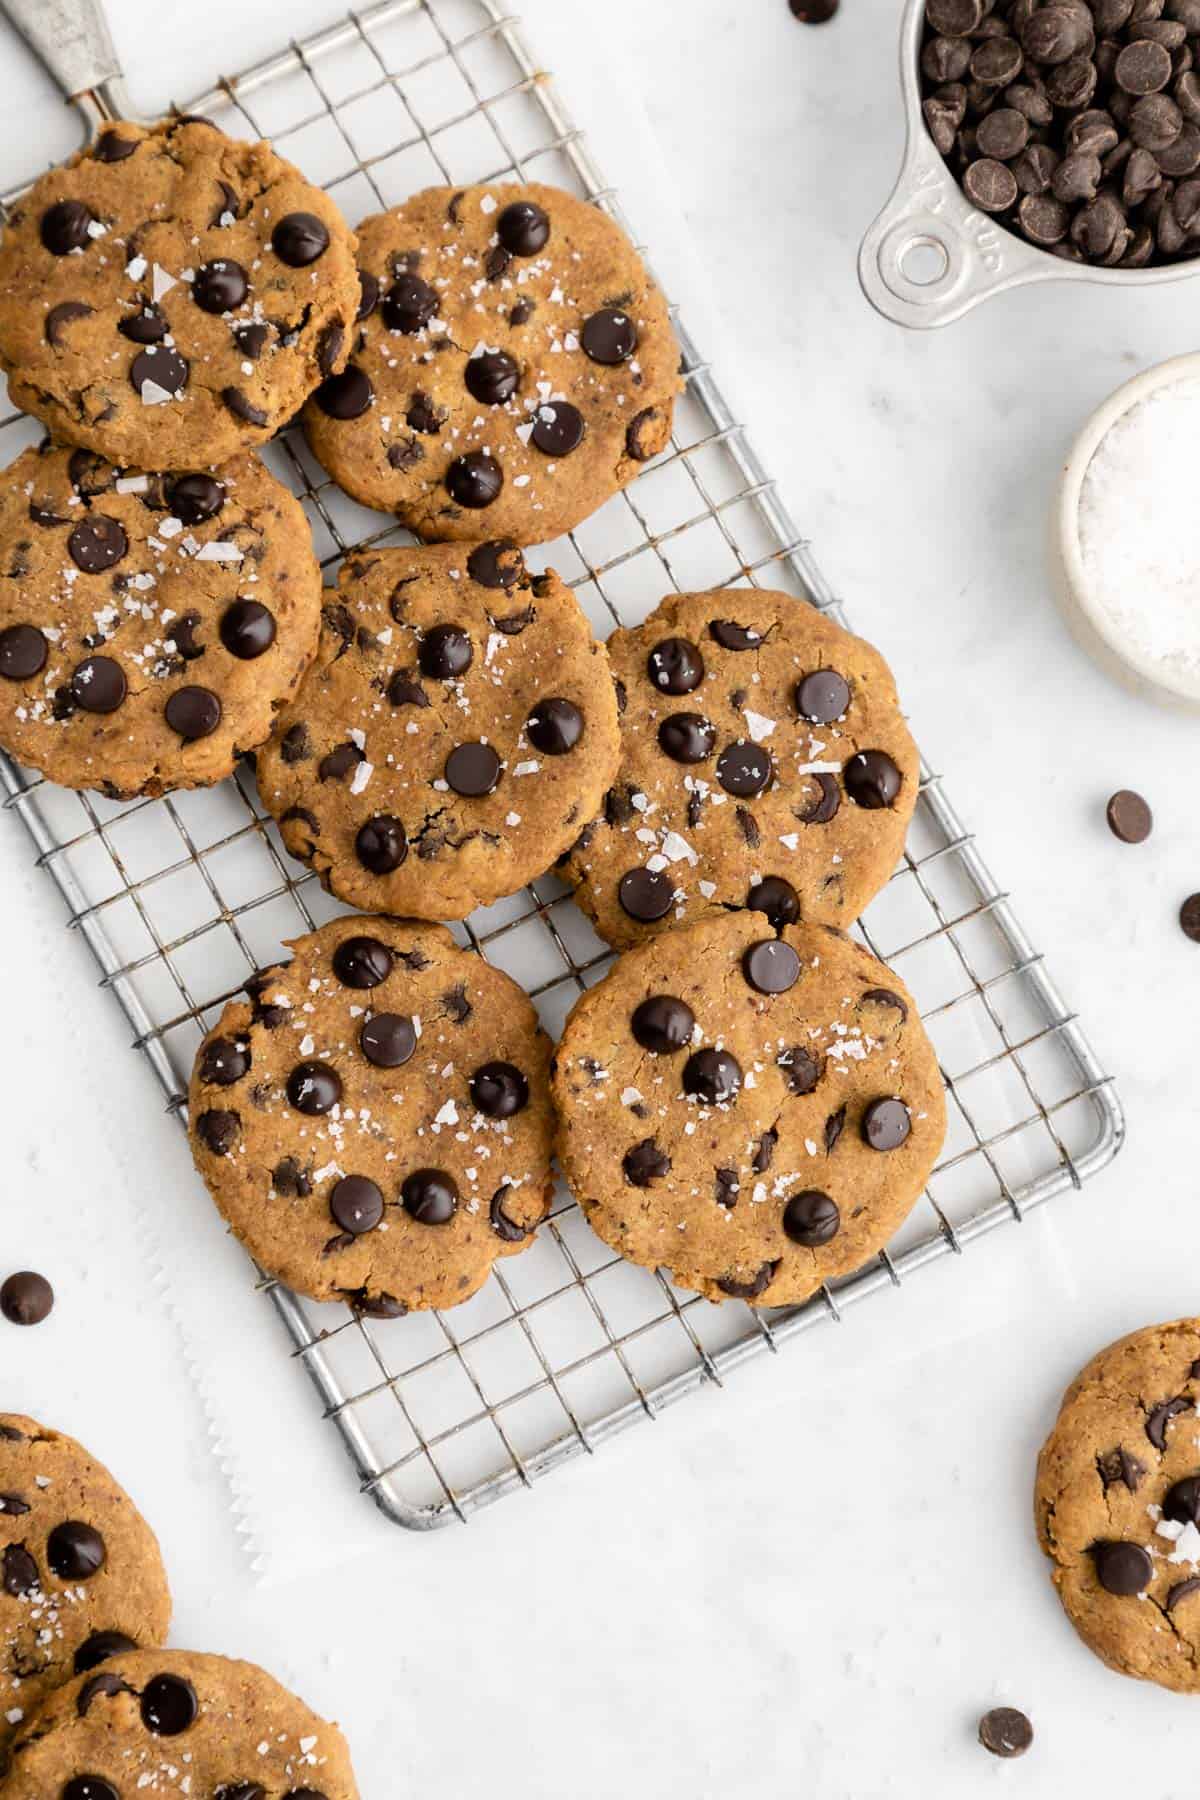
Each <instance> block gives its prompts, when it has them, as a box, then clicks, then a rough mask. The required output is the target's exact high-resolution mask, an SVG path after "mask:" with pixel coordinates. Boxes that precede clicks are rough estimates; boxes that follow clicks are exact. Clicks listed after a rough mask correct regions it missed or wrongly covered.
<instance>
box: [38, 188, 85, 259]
mask: <svg viewBox="0 0 1200 1800" xmlns="http://www.w3.org/2000/svg"><path fill="white" fill-rule="evenodd" d="M94 218H95V214H94V213H93V212H92V210H91V208H90V207H88V206H85V205H84V203H83V201H82V200H58V201H56V202H55V204H54V205H53V206H50V207H47V209H46V211H45V212H44V213H43V214H42V222H41V228H40V229H41V238H42V243H43V244H44V245H45V246H46V249H47V250H49V252H50V254H51V256H69V255H70V253H71V251H72V250H82V249H83V248H84V247H85V245H86V244H87V243H88V242H89V236H90V234H89V232H88V226H89V225H90V224H92V222H93V220H94Z"/></svg>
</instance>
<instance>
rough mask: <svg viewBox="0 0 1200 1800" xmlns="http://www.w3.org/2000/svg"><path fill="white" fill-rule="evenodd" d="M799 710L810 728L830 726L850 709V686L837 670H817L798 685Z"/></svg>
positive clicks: (796, 695)
mask: <svg viewBox="0 0 1200 1800" xmlns="http://www.w3.org/2000/svg"><path fill="white" fill-rule="evenodd" d="M795 701H796V711H797V712H798V713H799V715H800V717H801V718H802V719H807V720H808V722H809V723H810V724H811V725H831V724H832V723H833V721H834V720H835V719H841V718H844V717H845V715H846V712H847V710H848V708H849V706H850V684H849V682H848V681H847V680H846V678H845V676H844V675H839V674H838V672H837V670H836V669H814V670H813V671H812V673H811V674H810V675H805V676H803V677H802V678H801V679H800V680H799V681H798V682H797V683H796V690H795Z"/></svg>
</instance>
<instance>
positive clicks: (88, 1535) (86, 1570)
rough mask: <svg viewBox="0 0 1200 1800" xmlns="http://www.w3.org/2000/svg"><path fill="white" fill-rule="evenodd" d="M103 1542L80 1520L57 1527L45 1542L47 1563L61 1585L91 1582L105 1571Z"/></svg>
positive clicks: (97, 1534)
mask: <svg viewBox="0 0 1200 1800" xmlns="http://www.w3.org/2000/svg"><path fill="white" fill-rule="evenodd" d="M106 1554H107V1553H106V1551H105V1548H104V1539H103V1538H102V1537H101V1536H100V1533H99V1532H98V1531H97V1530H96V1529H95V1527H94V1526H92V1525H86V1524H84V1522H83V1521H82V1520H81V1519H67V1520H65V1521H64V1522H63V1524H61V1525H56V1526H55V1527H54V1530H53V1531H52V1532H51V1533H50V1536H49V1537H48V1538H47V1539H46V1561H47V1562H48V1563H49V1565H50V1568H51V1570H52V1572H53V1573H54V1574H55V1575H57V1576H58V1578H59V1580H60V1581H72V1582H74V1581H90V1580H91V1578H92V1576H93V1575H95V1574H97V1573H98V1572H99V1571H100V1570H101V1569H102V1568H103V1567H104V1562H105V1557H106Z"/></svg>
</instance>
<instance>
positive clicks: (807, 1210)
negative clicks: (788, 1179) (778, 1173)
mask: <svg viewBox="0 0 1200 1800" xmlns="http://www.w3.org/2000/svg"><path fill="white" fill-rule="evenodd" d="M841 1224H842V1215H841V1212H840V1211H839V1209H838V1204H837V1201H836V1200H831V1199H830V1197H829V1195H828V1194H823V1193H822V1192H821V1190H820V1189H819V1188H805V1189H803V1190H802V1192H800V1193H798V1194H793V1195H792V1197H791V1199H790V1200H789V1201H788V1202H787V1205H786V1206H785V1207H784V1209H783V1229H784V1232H785V1234H786V1235H787V1236H788V1237H790V1238H791V1240H792V1242H793V1244H802V1245H803V1246H804V1247H805V1249H808V1250H816V1249H819V1248H820V1246H821V1245H822V1244H830V1243H832V1242H833V1240H834V1238H835V1237H836V1236H837V1234H838V1232H839V1230H840V1229H841Z"/></svg>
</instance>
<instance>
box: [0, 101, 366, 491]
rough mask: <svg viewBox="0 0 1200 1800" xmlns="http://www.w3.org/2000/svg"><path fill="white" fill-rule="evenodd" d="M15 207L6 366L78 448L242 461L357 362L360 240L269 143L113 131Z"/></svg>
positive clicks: (183, 131) (185, 131)
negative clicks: (352, 358)
mask: <svg viewBox="0 0 1200 1800" xmlns="http://www.w3.org/2000/svg"><path fill="white" fill-rule="evenodd" d="M8 217H9V224H8V228H7V229H6V231H5V233H4V239H3V242H2V243H0V366H2V367H3V368H4V371H5V373H6V374H7V375H8V378H9V393H10V394H11V396H12V398H13V400H14V402H15V403H16V405H18V406H20V407H22V408H23V409H24V410H25V411H26V412H31V413H33V414H34V415H35V417H37V418H39V419H42V420H44V421H45V423H46V424H47V425H48V426H49V427H50V429H51V431H52V432H53V433H54V435H55V437H56V438H58V439H59V440H60V441H61V442H64V443H68V444H83V445H86V446H87V447H88V448H89V449H92V450H97V451H99V452H100V454H101V455H103V456H107V457H110V458H111V459H112V460H113V461H114V462H121V463H133V464H137V465H139V466H141V467H143V468H144V467H151V468H157V469H191V468H194V467H196V466H197V465H201V464H209V463H220V462H224V461H225V460H226V458H228V457H230V456H234V455H236V454H237V452H238V451H241V450H246V449H249V448H250V447H252V446H253V445H255V444H262V443H265V442H266V440H267V439H268V438H270V437H273V436H274V435H275V433H276V432H277V431H278V430H279V429H280V428H281V427H282V426H284V425H286V424H287V422H288V420H289V419H290V418H291V417H292V415H293V414H294V413H295V412H296V411H297V410H298V409H299V407H300V406H301V405H302V404H303V402H304V400H305V398H306V397H307V395H308V394H309V393H310V392H311V391H312V389H313V388H314V387H315V386H316V385H317V383H318V382H319V381H321V380H323V379H324V377H325V376H327V375H329V374H330V373H331V372H332V371H334V370H335V369H340V368H341V366H342V364H343V363H344V362H345V359H346V353H347V351H348V349H349V346H350V332H351V329H352V327H353V320H354V314H355V309H356V307H357V305H358V296H359V287H358V277H357V274H356V272H355V266H354V236H353V233H352V232H351V231H350V229H349V227H348V226H347V225H346V222H345V220H344V219H343V218H342V216H341V214H340V213H339V212H338V209H337V207H336V206H335V205H334V203H333V201H332V200H330V199H329V197H328V195H327V194H324V193H322V192H321V190H320V189H319V188H316V187H312V186H311V185H310V184H309V183H308V182H307V181H305V179H304V177H303V176H302V175H301V174H300V172H299V170H297V169H294V168H293V167H292V165H291V164H290V163H287V162H284V161H283V159H282V158H281V157H278V156H276V155H275V153H274V151H273V150H272V149H271V148H270V146H269V145H267V144H247V143H240V142H238V141H237V140H235V139H233V138H227V137H226V136H225V134H224V133H223V132H221V131H219V130H218V129H217V128H216V126H214V125H209V124H207V123H206V122H205V121H204V120H194V119H167V120H165V121H164V122H163V123H162V124H161V125H157V126H155V127H154V128H153V129H152V130H143V129H142V128H141V127H140V126H138V125H131V124H128V123H120V124H116V125H108V126H106V127H105V128H104V130H103V131H102V132H101V134H100V136H99V137H98V138H97V140H96V141H95V143H94V144H92V145H91V146H90V147H89V148H88V149H86V150H82V151H80V152H79V154H78V155H77V156H73V157H72V158H71V159H70V161H69V162H67V163H64V164H63V165H62V167H61V168H57V169H51V170H50V172H49V173H48V174H46V175H43V176H42V177H41V178H40V180H38V181H36V182H35V183H34V184H33V186H32V187H31V188H30V189H29V191H28V193H26V194H24V195H22V197H21V199H20V200H19V201H18V202H17V203H16V205H15V206H14V207H13V208H12V210H11V211H10V213H9V215H8Z"/></svg>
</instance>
